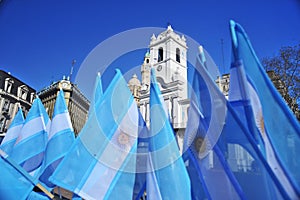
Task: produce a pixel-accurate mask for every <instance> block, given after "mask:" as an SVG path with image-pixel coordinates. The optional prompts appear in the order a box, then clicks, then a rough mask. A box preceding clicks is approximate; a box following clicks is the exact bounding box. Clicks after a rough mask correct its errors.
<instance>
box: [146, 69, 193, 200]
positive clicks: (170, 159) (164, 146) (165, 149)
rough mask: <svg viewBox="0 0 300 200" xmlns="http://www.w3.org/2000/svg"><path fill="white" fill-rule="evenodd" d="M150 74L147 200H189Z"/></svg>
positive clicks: (185, 178) (187, 185) (186, 179)
mask: <svg viewBox="0 0 300 200" xmlns="http://www.w3.org/2000/svg"><path fill="white" fill-rule="evenodd" d="M154 70H155V69H152V71H151V86H150V136H149V150H150V152H149V165H148V166H149V167H150V169H149V171H148V176H147V199H191V188H190V179H189V176H188V173H187V171H186V168H185V165H184V162H183V159H182V157H181V155H180V152H179V149H178V145H177V142H176V139H175V136H174V133H173V129H172V127H171V124H170V122H169V119H168V116H167V114H166V112H165V109H164V106H163V102H162V101H161V93H160V90H159V88H158V85H157V83H156V76H155V71H154Z"/></svg>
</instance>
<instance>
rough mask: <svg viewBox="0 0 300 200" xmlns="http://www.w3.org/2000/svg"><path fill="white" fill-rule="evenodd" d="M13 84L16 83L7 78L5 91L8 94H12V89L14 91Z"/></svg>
mask: <svg viewBox="0 0 300 200" xmlns="http://www.w3.org/2000/svg"><path fill="white" fill-rule="evenodd" d="M13 83H14V81H13V80H12V79H10V78H6V79H5V85H4V90H5V91H6V92H7V93H11V89H12V86H13Z"/></svg>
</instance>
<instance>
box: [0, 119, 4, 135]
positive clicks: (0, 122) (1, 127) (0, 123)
mask: <svg viewBox="0 0 300 200" xmlns="http://www.w3.org/2000/svg"><path fill="white" fill-rule="evenodd" d="M4 129H5V118H2V119H0V132H1V133H2V132H4Z"/></svg>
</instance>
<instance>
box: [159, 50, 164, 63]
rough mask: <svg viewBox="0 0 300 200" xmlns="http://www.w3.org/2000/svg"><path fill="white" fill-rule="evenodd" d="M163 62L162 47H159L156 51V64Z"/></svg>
mask: <svg viewBox="0 0 300 200" xmlns="http://www.w3.org/2000/svg"><path fill="white" fill-rule="evenodd" d="M163 60H164V50H163V48H162V47H160V48H159V49H158V62H160V61H163Z"/></svg>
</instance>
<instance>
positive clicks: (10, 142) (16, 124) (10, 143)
mask: <svg viewBox="0 0 300 200" xmlns="http://www.w3.org/2000/svg"><path fill="white" fill-rule="evenodd" d="M24 121H25V120H24V116H23V112H22V109H21V107H19V110H18V112H17V114H16V115H15V117H14V119H13V121H12V122H11V124H10V126H9V128H8V130H7V132H6V134H5V137H4V139H3V140H2V143H1V146H0V149H2V150H3V151H5V152H6V153H7V154H8V155H9V154H10V153H11V152H12V150H13V147H14V145H15V142H16V140H17V138H18V136H19V134H20V132H21V129H22V127H23V124H24Z"/></svg>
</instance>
